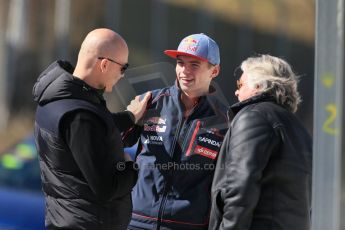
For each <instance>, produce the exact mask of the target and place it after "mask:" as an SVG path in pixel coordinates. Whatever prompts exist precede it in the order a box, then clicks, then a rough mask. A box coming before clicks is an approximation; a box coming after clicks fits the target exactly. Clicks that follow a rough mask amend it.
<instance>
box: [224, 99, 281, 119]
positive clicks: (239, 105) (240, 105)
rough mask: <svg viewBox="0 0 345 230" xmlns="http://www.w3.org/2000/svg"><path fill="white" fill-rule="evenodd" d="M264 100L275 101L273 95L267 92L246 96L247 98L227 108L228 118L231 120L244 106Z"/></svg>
mask: <svg viewBox="0 0 345 230" xmlns="http://www.w3.org/2000/svg"><path fill="white" fill-rule="evenodd" d="M264 101H271V102H275V99H274V97H273V96H271V95H270V94H268V93H261V94H258V95H255V96H253V97H250V98H248V99H247V100H244V101H241V102H237V103H235V104H233V105H231V106H230V109H229V110H228V118H229V120H230V121H231V120H232V119H233V118H234V117H235V115H236V114H237V113H238V112H239V111H240V110H241V109H243V108H244V107H246V106H248V105H252V104H256V103H258V102H264Z"/></svg>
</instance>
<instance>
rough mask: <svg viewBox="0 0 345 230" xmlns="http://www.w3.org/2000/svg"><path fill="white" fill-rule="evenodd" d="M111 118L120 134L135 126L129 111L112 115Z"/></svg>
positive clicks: (133, 118)
mask: <svg viewBox="0 0 345 230" xmlns="http://www.w3.org/2000/svg"><path fill="white" fill-rule="evenodd" d="M112 117H113V120H114V123H115V125H116V126H117V128H118V129H119V130H120V132H126V131H127V130H129V129H130V128H131V127H133V126H134V125H135V123H134V122H135V117H134V115H133V114H132V113H131V112H130V111H124V112H119V113H113V114H112Z"/></svg>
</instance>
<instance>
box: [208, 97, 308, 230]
mask: <svg viewBox="0 0 345 230" xmlns="http://www.w3.org/2000/svg"><path fill="white" fill-rule="evenodd" d="M231 113H233V114H234V115H235V116H234V119H233V120H232V122H231V127H230V129H229V131H228V133H227V135H226V137H225V140H224V143H223V146H222V149H221V151H220V153H219V158H218V163H217V168H216V172H215V176H214V181H213V185H212V202H213V204H212V211H211V217H210V225H209V226H210V228H209V229H227V230H235V229H236V230H246V229H250V230H307V229H310V207H311V205H310V204H311V178H312V175H311V172H312V141H311V138H310V136H309V134H308V133H307V131H306V130H305V128H304V127H303V126H302V125H301V123H300V122H299V121H298V120H297V119H296V117H295V116H294V115H293V114H292V113H290V112H289V111H287V110H286V109H285V108H283V107H282V106H279V105H278V104H276V103H275V102H274V99H273V98H271V97H269V96H267V95H259V96H255V97H253V98H251V99H248V100H246V101H243V102H240V103H237V104H235V105H234V106H232V107H231Z"/></svg>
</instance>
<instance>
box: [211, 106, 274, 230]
mask: <svg viewBox="0 0 345 230" xmlns="http://www.w3.org/2000/svg"><path fill="white" fill-rule="evenodd" d="M238 115H239V117H237V118H236V117H235V120H234V122H233V124H232V127H231V136H230V141H229V142H227V143H226V144H227V145H228V146H224V147H225V148H224V149H226V150H227V151H228V152H226V153H223V154H226V163H225V167H226V170H224V172H225V174H226V175H224V176H225V177H226V179H225V180H226V181H225V183H224V187H223V188H222V189H221V190H220V191H221V192H220V194H219V196H220V197H219V198H220V200H221V201H222V202H221V203H222V204H221V207H222V209H223V210H221V212H222V213H223V215H222V220H221V223H220V228H219V229H227V230H235V229H236V230H246V229H251V223H252V218H253V211H254V209H255V207H256V205H257V203H258V200H259V196H260V190H261V179H262V175H263V171H264V169H265V167H266V165H267V163H268V161H269V159H270V157H271V155H272V153H273V151H274V149H275V148H276V147H277V146H278V145H279V138H278V136H276V134H275V132H274V129H273V127H272V126H271V124H270V123H269V122H268V121H267V120H266V119H265V118H264V117H263V115H261V114H260V113H259V112H258V111H244V113H242V114H238ZM217 170H218V169H217Z"/></svg>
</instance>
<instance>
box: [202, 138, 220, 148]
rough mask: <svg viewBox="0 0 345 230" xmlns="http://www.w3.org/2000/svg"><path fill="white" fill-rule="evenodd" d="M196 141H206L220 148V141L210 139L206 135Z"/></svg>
mask: <svg viewBox="0 0 345 230" xmlns="http://www.w3.org/2000/svg"><path fill="white" fill-rule="evenodd" d="M198 141H199V142H202V143H207V144H209V145H213V146H216V147H218V148H220V145H221V143H220V142H219V141H215V140H211V139H210V138H207V137H199V138H198Z"/></svg>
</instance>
